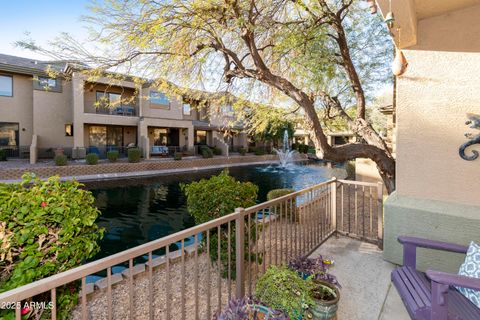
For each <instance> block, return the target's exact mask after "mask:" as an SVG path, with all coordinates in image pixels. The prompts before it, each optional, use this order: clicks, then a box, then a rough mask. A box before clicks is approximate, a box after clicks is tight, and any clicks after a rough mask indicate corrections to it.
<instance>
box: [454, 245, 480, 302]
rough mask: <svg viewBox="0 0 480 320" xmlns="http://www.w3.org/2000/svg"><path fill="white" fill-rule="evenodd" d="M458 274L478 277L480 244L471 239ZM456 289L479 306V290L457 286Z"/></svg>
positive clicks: (479, 276) (479, 270) (479, 275)
mask: <svg viewBox="0 0 480 320" xmlns="http://www.w3.org/2000/svg"><path fill="white" fill-rule="evenodd" d="M458 274H459V275H461V276H467V277H472V278H478V279H480V245H478V244H476V243H475V242H473V241H472V242H471V243H470V246H469V247H468V251H467V256H466V257H465V262H464V263H463V264H462V265H461V266H460V270H459V271H458ZM457 290H458V291H460V292H461V293H462V294H463V295H464V296H465V297H467V298H468V299H469V300H470V301H472V302H473V303H474V304H475V305H476V306H477V307H479V308H480V291H477V290H473V289H467V288H461V287H457Z"/></svg>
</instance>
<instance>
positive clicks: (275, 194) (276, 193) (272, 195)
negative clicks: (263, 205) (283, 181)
mask: <svg viewBox="0 0 480 320" xmlns="http://www.w3.org/2000/svg"><path fill="white" fill-rule="evenodd" d="M294 192H295V190H293V189H286V188H285V189H273V190H270V191H269V192H268V193H267V200H272V199H276V198H280V197H283V196H285V195H287V194H290V193H294Z"/></svg>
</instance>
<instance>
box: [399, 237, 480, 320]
mask: <svg viewBox="0 0 480 320" xmlns="http://www.w3.org/2000/svg"><path fill="white" fill-rule="evenodd" d="M398 241H399V242H400V243H401V244H403V264H404V265H403V267H398V268H397V269H395V270H394V271H392V282H393V284H394V285H395V287H396V288H397V290H398V293H399V294H400V297H401V298H402V300H403V303H404V304H405V307H406V308H407V311H408V313H409V314H410V317H411V318H412V319H414V320H479V319H480V308H478V307H477V306H475V305H474V304H473V303H472V302H471V301H470V300H468V299H467V298H466V297H465V296H464V295H462V294H461V293H460V292H458V291H457V290H456V289H455V288H454V287H452V286H458V287H465V288H470V289H474V290H480V279H475V278H471V277H465V276H460V275H457V274H451V273H445V272H440V271H433V270H427V272H426V273H423V272H420V271H418V270H416V256H417V253H416V249H417V247H421V248H428V249H434V250H444V251H450V252H458V253H464V254H465V253H466V252H467V249H468V247H465V246H461V245H458V244H453V243H447V242H441V241H434V240H427V239H422V238H415V237H407V236H401V237H398Z"/></svg>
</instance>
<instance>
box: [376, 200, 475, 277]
mask: <svg viewBox="0 0 480 320" xmlns="http://www.w3.org/2000/svg"><path fill="white" fill-rule="evenodd" d="M384 207H385V220H384V225H385V235H384V257H385V259H387V260H388V261H391V262H393V263H396V264H400V265H401V264H402V263H403V261H402V260H403V259H402V255H403V247H402V246H401V245H400V243H398V241H397V237H398V236H399V235H410V236H418V237H422V238H427V239H432V240H439V241H447V242H453V243H458V244H461V245H465V246H468V245H469V243H470V241H476V242H477V243H478V242H479V241H480V232H479V230H480V219H479V211H478V207H476V206H467V205H460V204H456V203H451V202H446V201H436V200H426V199H422V200H421V199H416V198H410V197H398V196H397V195H396V194H393V195H391V196H389V197H388V199H387V200H386V202H385V205H384ZM464 259H465V255H463V254H456V253H446V252H442V251H436V250H427V249H418V251H417V267H418V268H419V269H421V270H426V269H432V268H433V269H435V270H440V271H445V272H454V273H456V272H457V271H458V268H459V266H460V264H461V263H462V262H463V260H464Z"/></svg>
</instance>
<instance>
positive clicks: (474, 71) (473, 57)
mask: <svg viewBox="0 0 480 320" xmlns="http://www.w3.org/2000/svg"><path fill="white" fill-rule="evenodd" d="M479 16H480V5H477V6H473V7H469V8H465V9H462V10H458V11H451V12H449V13H448V14H445V15H441V16H436V17H432V18H428V19H423V20H420V21H418V33H417V44H416V45H415V46H413V47H409V48H407V49H405V50H404V54H405V56H406V59H407V61H408V63H409V66H408V69H407V72H406V73H405V74H404V75H403V76H401V77H399V78H398V81H397V90H398V91H397V97H398V100H397V150H396V151H397V152H396V153H397V191H396V194H395V195H393V196H391V197H389V198H388V199H387V201H386V204H385V257H386V259H388V260H390V261H393V262H395V263H401V262H402V261H401V259H402V258H401V247H400V245H399V244H398V243H397V240H396V238H397V236H398V235H400V234H407V235H414V236H420V237H427V238H431V239H438V240H446V241H450V242H456V243H459V244H465V245H466V244H468V243H469V242H470V241H471V240H476V241H480V233H479V232H478V230H480V197H479V196H478V195H479V187H480V159H477V160H475V161H466V160H463V159H462V158H461V157H460V156H459V153H458V150H459V147H460V145H462V144H463V143H465V142H466V141H467V138H465V136H464V134H465V133H467V132H470V133H473V134H478V133H479V131H478V130H475V129H471V128H469V127H468V126H467V125H466V124H465V121H466V120H467V117H466V114H467V113H477V114H479V113H480V99H479V92H480V82H479V74H480V53H479V52H480V38H479V37H478V34H480V24H478V17H479ZM479 147H480V146H479V145H476V146H474V147H472V148H470V150H469V151H467V154H470V152H471V150H472V149H473V150H474V149H477V150H478V149H479ZM427 262H429V263H428V265H429V266H430V267H435V268H437V267H442V268H446V269H450V271H457V270H458V262H459V260H458V259H451V257H450V256H446V255H441V256H436V258H435V257H434V256H425V259H424V260H423V261H422V260H421V262H420V265H421V266H424V267H426V266H427Z"/></svg>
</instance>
